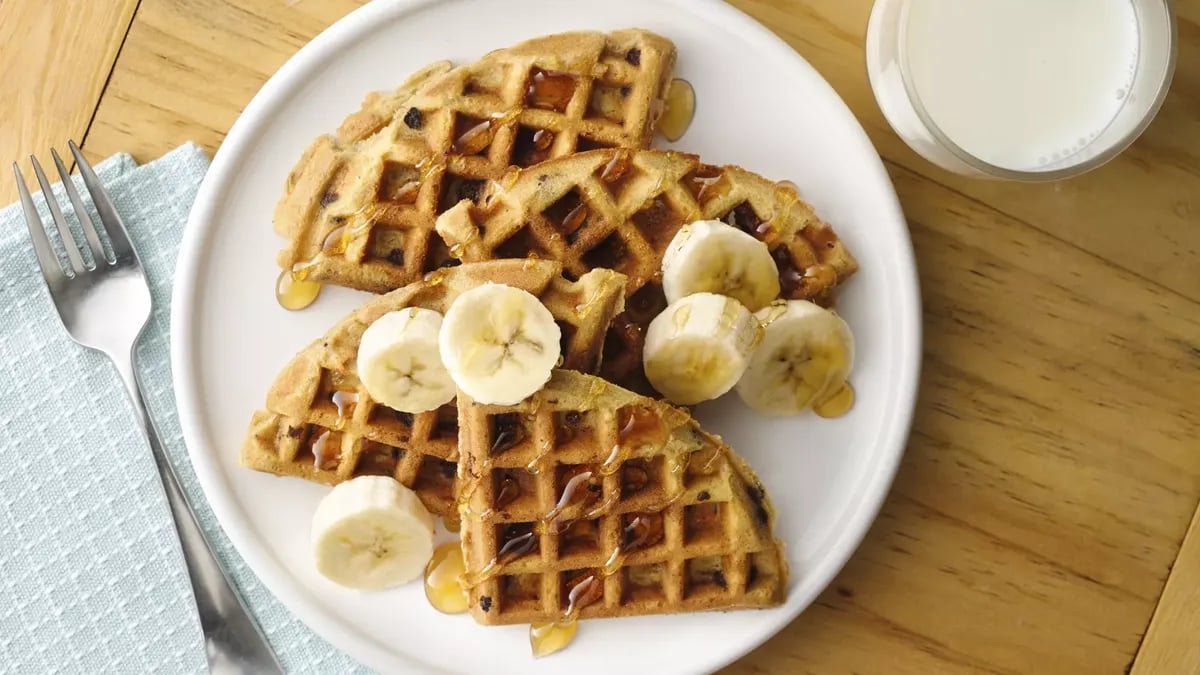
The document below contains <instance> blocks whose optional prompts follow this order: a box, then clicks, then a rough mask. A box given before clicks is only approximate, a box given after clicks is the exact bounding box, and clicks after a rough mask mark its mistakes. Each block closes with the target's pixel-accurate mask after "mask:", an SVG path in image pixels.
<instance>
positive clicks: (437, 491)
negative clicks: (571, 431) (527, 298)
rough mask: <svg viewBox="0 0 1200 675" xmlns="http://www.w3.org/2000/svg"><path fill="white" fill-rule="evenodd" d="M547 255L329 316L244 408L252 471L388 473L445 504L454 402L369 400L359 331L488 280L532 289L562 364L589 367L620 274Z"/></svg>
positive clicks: (454, 274)
mask: <svg viewBox="0 0 1200 675" xmlns="http://www.w3.org/2000/svg"><path fill="white" fill-rule="evenodd" d="M560 273H561V267H560V266H559V265H558V264H557V263H553V262H550V261H533V260H524V261H517V260H508V261H495V262H491V263H482V264H477V265H464V266H462V267H457V268H454V269H452V270H445V271H442V272H439V273H437V274H435V275H434V276H432V277H430V278H429V279H427V280H426V281H422V282H419V283H416V284H412V285H410V286H408V287H405V288H403V289H400V290H398V291H395V292H393V293H391V294H388V295H385V296H382V297H380V298H376V299H375V300H373V301H371V302H369V303H368V304H367V305H365V306H363V307H362V308H360V309H359V310H357V311H356V312H354V313H353V314H351V315H350V316H349V317H347V318H346V319H344V320H343V321H341V322H339V323H338V324H337V325H336V326H334V327H333V328H332V329H331V330H330V332H329V333H328V334H327V335H326V336H325V337H324V338H322V339H320V340H318V341H316V342H314V343H313V344H311V345H310V346H309V347H308V348H306V349H305V350H304V351H302V352H301V353H300V354H298V355H297V356H296V357H295V358H294V359H293V360H292V361H291V363H289V364H288V366H287V367H285V369H284V370H283V372H281V373H280V375H279V377H278V378H277V379H276V381H275V383H274V385H272V388H271V392H270V393H269V394H268V397H267V410H260V411H258V412H256V413H255V414H254V417H253V419H252V421H251V424H250V432H249V434H248V437H247V439H246V443H245V445H244V446H243V450H242V463H243V464H244V465H246V466H249V467H250V468H253V469H258V470H260V471H268V472H271V473H276V474H280V475H288V476H296V477H299V478H304V479H307V480H311V481H315V482H319V483H326V484H331V485H332V484H336V483H340V482H342V481H346V480H349V479H351V478H353V477H355V476H361V475H389V476H393V477H395V478H396V480H398V481H400V482H401V483H403V484H404V485H406V486H408V487H410V488H412V489H413V490H415V491H416V492H417V494H418V495H419V496H420V497H421V500H422V502H423V503H424V504H425V506H426V507H427V508H429V510H430V511H432V512H434V513H437V514H447V513H450V512H452V511H453V508H454V503H455V494H456V482H455V471H456V461H457V458H458V411H457V408H456V407H455V405H454V403H449V404H446V405H444V406H442V407H441V408H439V409H437V410H434V411H430V412H425V413H418V414H415V415H413V414H408V413H402V412H398V411H395V410H392V409H390V408H388V407H387V406H384V405H380V404H377V403H375V402H374V401H373V400H372V399H371V396H370V394H369V393H367V391H366V389H365V388H363V386H362V384H361V382H360V381H359V379H358V376H357V374H356V370H355V369H356V366H355V361H356V359H357V355H358V344H359V340H360V339H361V337H362V332H363V331H364V330H365V329H366V327H367V326H368V325H370V323H372V322H373V321H374V320H375V319H377V318H379V317H380V316H383V315H384V314H386V313H388V312H392V311H397V310H400V309H403V308H405V307H424V308H426V309H433V310H436V311H439V312H445V310H446V309H447V308H448V307H449V305H450V303H451V302H452V301H453V299H454V298H456V297H458V295H460V294H461V293H463V292H465V291H466V290H469V289H470V288H474V287H476V286H478V285H479V284H482V283H486V282H489V281H494V282H497V283H505V284H508V285H510V286H515V287H517V288H521V289H523V290H526V291H529V292H531V293H533V294H534V295H536V296H538V297H539V299H540V300H542V302H543V304H545V305H546V307H547V308H548V309H549V310H550V313H551V314H552V315H553V316H554V318H555V320H556V321H557V322H558V323H559V326H560V327H561V328H562V331H563V346H562V349H563V354H564V357H563V359H564V360H563V363H564V366H565V367H567V368H577V369H580V370H595V369H596V367H597V358H598V356H599V353H600V343H601V340H602V339H603V336H604V333H605V330H606V327H607V326H608V324H609V322H610V321H611V319H612V317H613V316H614V315H615V314H616V313H617V312H619V311H620V309H621V307H622V306H623V282H624V280H623V278H622V277H621V276H620V275H619V274H615V273H613V272H611V271H608V270H600V271H598V272H597V273H595V274H594V275H589V276H587V277H585V278H582V279H580V280H579V281H568V280H566V279H563V278H562V277H561V276H560Z"/></svg>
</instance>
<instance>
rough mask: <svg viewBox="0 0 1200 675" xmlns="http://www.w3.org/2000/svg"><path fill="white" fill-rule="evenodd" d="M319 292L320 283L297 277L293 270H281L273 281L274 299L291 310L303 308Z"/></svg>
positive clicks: (311, 302) (313, 300)
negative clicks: (277, 277)
mask: <svg viewBox="0 0 1200 675" xmlns="http://www.w3.org/2000/svg"><path fill="white" fill-rule="evenodd" d="M320 294H321V284H320V283H318V282H316V281H306V280H304V279H303V278H298V277H297V274H296V273H295V272H292V271H291V270H283V271H282V272H280V274H279V279H278V280H277V281H276V282H275V299H276V300H277V301H278V302H279V305H280V306H281V307H283V308H284V309H288V310H291V311H293V312H295V311H298V310H301V309H304V308H305V307H308V306H309V305H311V304H313V302H315V301H316V299H317V296H318V295H320Z"/></svg>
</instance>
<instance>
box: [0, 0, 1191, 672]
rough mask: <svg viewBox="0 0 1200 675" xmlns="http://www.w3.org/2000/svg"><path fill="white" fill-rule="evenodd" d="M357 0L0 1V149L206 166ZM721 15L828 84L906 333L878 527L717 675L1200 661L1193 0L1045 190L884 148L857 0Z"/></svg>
mask: <svg viewBox="0 0 1200 675" xmlns="http://www.w3.org/2000/svg"><path fill="white" fill-rule="evenodd" d="M358 4H360V3H359V2H356V1H355V0H292V1H290V2H285V0H88V1H87V2H82V1H80V0H0V44H3V45H4V49H3V50H2V51H0V82H3V83H4V95H3V97H0V119H4V120H5V124H4V126H3V128H2V129H0V159H4V160H8V159H15V158H17V157H26V156H27V155H28V154H29V153H31V152H37V153H39V154H43V153H45V152H46V151H47V149H48V148H49V147H50V146H51V145H58V146H59V147H62V144H63V143H64V141H65V140H66V139H67V138H75V139H83V148H84V152H85V153H86V154H87V155H88V156H89V158H92V159H99V158H102V157H105V156H108V155H110V154H112V153H114V152H118V151H128V152H131V153H133V155H134V156H135V157H136V158H137V159H138V160H149V159H152V158H154V157H157V156H159V155H161V154H162V153H164V152H166V151H167V150H169V149H171V148H173V147H175V146H177V145H179V144H180V143H183V142H185V141H188V140H195V141H197V142H199V143H200V144H201V145H203V146H204V147H206V148H207V149H208V150H209V151H214V150H216V148H217V146H218V145H220V143H221V140H222V137H223V136H224V134H225V132H226V130H228V129H229V127H230V125H231V124H232V123H233V121H234V119H235V118H236V117H237V115H238V113H239V112H240V111H241V110H242V108H243V106H245V105H246V103H247V102H248V101H249V100H250V98H251V97H252V96H253V95H254V93H255V92H256V91H257V90H258V88H259V86H260V85H262V83H263V82H264V81H265V80H266V79H267V77H268V76H270V75H271V74H272V73H273V72H275V70H276V69H277V68H278V67H279V66H280V65H281V64H282V63H283V62H284V61H285V60H286V59H287V58H288V57H289V56H291V55H292V54H293V53H294V52H295V51H296V50H297V49H299V48H300V47H301V46H302V45H303V44H304V43H305V42H306V41H308V40H309V39H310V38H311V37H312V36H314V35H315V34H316V33H317V32H319V31H320V30H322V29H323V28H325V27H326V26H328V25H329V24H331V23H332V22H334V21H335V20H337V19H338V18H339V17H341V16H342V15H344V14H346V13H347V12H349V11H350V10H352V9H354V8H355V7H356V6H357V5H358ZM734 4H736V5H737V6H739V7H740V8H742V9H743V10H745V11H746V12H749V13H750V14H752V15H753V16H755V17H756V18H757V19H759V20H760V21H762V22H763V23H765V24H766V25H767V26H769V27H771V28H772V29H773V30H775V31H776V32H777V33H779V34H780V35H781V36H783V37H784V39H786V40H787V41H788V42H790V43H791V44H792V46H794V47H795V48H796V49H797V50H798V51H799V52H800V53H801V54H803V55H804V57H805V58H807V59H808V60H809V61H810V62H811V63H812V64H813V65H814V66H816V68H817V70H819V71H820V72H821V73H822V74H823V75H824V76H825V77H826V78H827V79H828V80H829V81H830V82H832V83H833V85H834V87H835V88H836V89H837V90H838V93H839V94H841V96H842V97H843V98H845V99H846V101H847V102H848V103H849V105H850V107H851V108H853V110H854V112H855V113H856V114H857V115H858V117H859V119H860V120H861V121H862V123H863V125H864V126H865V127H866V128H867V131H868V132H869V133H870V135H871V138H872V140H873V141H874V142H875V144H876V146H877V147H878V148H879V150H880V152H881V153H882V155H883V157H884V159H885V160H886V162H887V165H888V169H889V171H890V172H891V175H892V178H893V180H894V181H895V184H896V188H897V190H898V191H899V194H900V198H901V200H902V201H903V204H904V209H905V212H906V214H907V216H908V219H909V226H910V229H911V231H912V237H913V243H914V245H915V247H916V252H917V257H918V259H919V264H920V272H921V286H922V299H923V302H924V307H925V321H924V328H925V341H926V342H925V353H924V356H925V361H924V364H925V367H924V373H923V377H922V381H921V396H920V402H919V404H918V408H917V415H916V422H915V426H914V429H913V434H912V440H911V442H910V443H909V447H908V453H907V455H906V457H905V460H904V464H903V466H902V468H901V470H900V473H899V476H898V478H897V480H896V484H895V487H894V488H893V490H892V493H891V496H890V498H889V499H888V501H887V504H886V505H885V506H884V508H883V512H882V513H881V515H880V517H879V519H878V521H877V522H876V523H875V525H874V527H873V528H872V529H871V532H870V534H869V535H868V536H867V538H866V541H865V542H864V543H863V545H862V547H861V548H860V549H859V551H858V552H857V554H855V556H854V558H853V559H852V560H851V561H850V563H849V564H848V565H847V567H846V569H845V570H844V571H843V572H842V573H841V574H840V575H839V576H838V578H837V580H836V581H835V582H834V583H833V584H832V585H831V586H830V587H829V589H828V590H827V591H826V592H825V593H824V595H822V596H821V598H820V599H819V600H818V601H817V603H816V604H815V605H814V606H813V607H812V608H811V609H809V610H808V611H807V612H805V613H804V614H803V615H802V616H801V617H800V618H798V619H797V620H796V621H795V622H794V623H792V625H791V626H789V627H788V628H787V629H786V630H784V631H783V632H782V633H780V634H779V635H778V636H777V637H775V638H774V639H772V640H771V641H769V642H768V643H767V644H766V645H764V646H763V647H762V648H760V649H758V650H757V651H755V652H754V653H752V654H751V655H749V656H748V657H746V658H745V659H743V660H742V661H741V662H739V663H738V664H736V665H734V666H733V667H731V668H730V669H729V672H731V673H777V672H812V673H851V672H853V673H916V674H921V675H924V674H927V673H943V672H988V673H1088V674H1092V673H1120V672H1123V671H1126V670H1127V669H1129V668H1131V667H1132V669H1133V672H1134V673H1146V674H1159V673H1164V674H1175V673H1200V517H1194V516H1193V513H1195V512H1196V510H1197V499H1198V497H1200V0H1180V1H1179V2H1177V5H1178V6H1177V12H1178V14H1179V19H1180V28H1179V35H1180V39H1181V44H1180V47H1179V68H1178V71H1177V73H1176V76H1175V82H1174V86H1173V88H1172V91H1171V94H1170V96H1169V97H1168V98H1167V101H1166V104H1165V105H1164V106H1163V109H1162V112H1161V113H1160V114H1159V116H1158V119H1157V121H1156V122H1155V123H1154V125H1153V126H1151V127H1150V129H1149V131H1148V132H1147V133H1146V134H1145V136H1143V137H1142V139H1141V140H1139V141H1138V142H1137V144H1136V145H1134V146H1133V147H1132V148H1131V149H1130V150H1129V151H1128V152H1126V153H1125V154H1123V155H1122V156H1121V157H1120V158H1118V159H1117V160H1116V161H1114V162H1112V163H1110V164H1109V165H1107V166H1105V167H1103V168H1102V169H1100V170H1097V171H1095V172H1093V173H1091V174H1088V175H1086V176H1083V177H1081V178H1076V179H1074V180H1070V181H1066V182H1061V183H1052V184H1044V185H1021V184H1008V183H995V182H981V181H975V180H968V179H964V178H960V177H958V176H954V175H951V174H948V173H946V172H944V171H941V170H939V169H937V168H935V167H933V166H931V165H930V164H929V163H928V162H925V161H923V160H921V159H920V158H918V157H917V156H916V155H915V154H914V153H913V152H912V151H910V150H909V149H908V148H907V147H906V146H905V145H904V144H903V143H902V142H901V141H900V140H899V139H898V138H897V137H896V135H895V134H894V133H893V132H892V131H891V130H890V129H889V127H888V126H887V124H886V122H885V121H884V119H883V117H882V115H881V114H880V112H879V109H878V108H877V106H876V104H875V101H874V99H873V98H872V95H871V91H870V88H869V86H868V83H867V78H866V74H865V73H866V69H865V67H864V63H863V53H862V46H863V33H864V30H865V27H866V23H867V15H868V12H869V10H870V4H871V3H870V2H869V0H735V2H734ZM43 83H44V84H43ZM26 161H27V160H25V159H22V162H26ZM13 198H14V194H13V187H12V185H11V183H10V181H8V180H3V181H0V202H8V201H10V200H11V199H13ZM1189 522H1190V523H1191V531H1190V535H1189Z"/></svg>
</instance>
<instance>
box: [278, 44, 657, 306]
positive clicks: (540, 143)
mask: <svg viewBox="0 0 1200 675" xmlns="http://www.w3.org/2000/svg"><path fill="white" fill-rule="evenodd" d="M674 61H675V48H674V45H672V44H671V42H670V41H669V40H667V39H665V38H662V37H660V36H658V35H655V34H653V33H649V32H647V31H642V30H622V31H616V32H613V33H608V34H603V33H592V32H580V33H564V34H560V35H552V36H548V37H543V38H538V39H535V40H530V41H528V42H524V43H522V44H519V45H517V46H514V47H510V48H508V49H502V50H498V51H495V52H492V53H490V54H488V55H486V56H484V57H483V58H482V59H480V60H479V61H478V62H476V63H473V64H470V65H465V66H460V67H458V68H453V69H450V68H449V66H448V64H446V63H439V64H434V65H432V66H430V67H428V68H427V69H425V70H424V71H422V72H421V73H418V74H417V75H416V76H414V77H413V78H410V80H409V81H408V82H407V83H405V85H404V86H402V87H401V88H400V89H399V90H397V91H396V92H392V93H390V94H374V95H372V96H369V97H368V98H367V100H366V101H365V102H364V104H363V108H362V110H360V111H359V112H357V113H355V114H354V115H352V116H350V117H349V118H348V119H347V120H346V121H345V122H344V123H343V124H342V127H341V128H340V129H339V130H338V133H337V134H335V135H332V136H323V137H321V138H318V139H317V140H316V141H315V142H314V143H313V144H312V145H311V146H310V147H309V148H308V149H307V150H306V151H305V152H304V155H303V156H302V157H301V159H300V162H299V163H298V164H297V165H296V167H295V168H294V169H293V170H292V173H291V175H290V176H288V180H287V187H286V191H285V193H284V196H283V198H282V199H281V200H280V202H279V204H278V206H277V207H276V210H275V231H276V232H278V233H279V234H280V235H282V236H283V237H286V238H287V240H288V242H287V245H286V248H284V250H283V251H282V252H281V253H280V254H279V264H280V266H281V267H282V268H283V269H284V270H285V272H286V271H287V270H291V272H292V274H293V275H294V277H295V278H296V279H298V280H305V281H314V282H323V283H332V284H337V285H342V286H349V287H352V288H358V289H361V290H366V291H372V292H377V293H383V292H387V291H390V290H392V289H395V288H399V287H401V286H403V285H405V284H407V283H410V282H412V281H415V280H417V279H420V278H421V276H422V275H423V274H425V273H427V272H429V271H432V270H434V269H437V268H439V267H442V266H446V265H453V264H457V261H456V260H455V259H454V258H453V257H452V256H451V255H450V251H449V248H448V247H447V246H446V245H445V244H444V243H443V242H442V240H441V239H440V238H439V237H438V236H437V235H436V234H435V233H434V219H435V218H436V216H437V214H439V213H441V212H442V211H445V210H446V209H447V208H449V207H450V206H453V205H454V204H455V203H457V202H458V201H460V200H462V199H464V198H467V199H474V198H477V197H478V195H479V194H480V192H481V191H482V188H483V187H484V185H485V183H487V182H488V181H491V180H496V179H499V178H501V176H502V175H503V174H504V173H505V172H506V171H507V170H508V169H509V168H510V167H512V166H518V167H522V166H530V165H532V164H536V163H538V162H541V161H543V160H545V159H548V158H551V157H561V156H566V155H570V154H572V153H574V152H576V151H582V150H589V149H593V148H605V147H631V148H642V147H647V146H648V145H649V144H650V141H651V139H652V137H653V133H654V125H655V123H656V122H657V118H658V116H659V115H660V114H661V112H662V107H663V97H664V94H665V91H666V88H667V85H668V84H669V83H670V81H671V73H672V70H673V67H674Z"/></svg>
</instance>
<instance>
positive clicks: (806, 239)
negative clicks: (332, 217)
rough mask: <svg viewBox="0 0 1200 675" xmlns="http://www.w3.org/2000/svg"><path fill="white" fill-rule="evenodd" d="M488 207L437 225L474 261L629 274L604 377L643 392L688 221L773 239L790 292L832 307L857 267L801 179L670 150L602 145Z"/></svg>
mask: <svg viewBox="0 0 1200 675" xmlns="http://www.w3.org/2000/svg"><path fill="white" fill-rule="evenodd" d="M488 197H490V202H488V204H487V205H486V206H485V207H482V208H472V207H470V206H469V205H467V204H461V205H459V206H457V207H455V208H454V209H453V210H451V211H450V212H448V213H446V214H445V215H443V216H442V217H441V218H439V220H438V223H437V228H438V232H439V233H440V234H441V235H442V237H443V238H444V239H445V240H446V241H447V242H449V243H451V244H452V245H453V250H454V252H455V253H457V254H459V256H460V257H461V258H462V260H464V261H467V262H472V261H477V260H492V259H497V258H519V257H525V256H535V257H541V258H549V259H553V260H561V261H563V266H564V268H565V269H566V271H567V274H568V275H572V276H578V275H581V274H584V273H586V272H587V271H588V270H590V269H595V268H610V269H615V270H617V271H619V272H622V273H623V274H625V275H626V276H628V277H629V284H628V285H627V286H626V293H627V294H628V296H629V303H628V307H627V310H626V312H625V313H624V315H622V316H620V317H618V318H617V320H616V321H614V325H613V329H612V332H611V335H610V337H609V339H608V341H607V344H606V353H605V357H604V370H603V375H604V376H605V378H606V379H610V380H612V381H614V382H617V383H619V384H622V385H623V386H628V387H630V388H633V389H635V390H638V391H648V389H647V387H648V384H646V383H645V382H644V380H642V379H641V378H642V373H641V360H642V346H643V344H642V334H643V331H644V329H645V327H646V326H648V325H649V323H650V321H651V320H652V319H653V318H654V317H655V316H657V315H658V313H659V312H661V311H662V310H663V309H664V308H665V307H666V299H665V297H664V296H663V293H662V287H661V284H660V280H661V272H660V267H661V263H662V257H663V254H664V253H665V252H666V248H667V245H668V244H669V243H670V242H671V239H672V238H673V237H674V236H675V234H676V233H677V232H678V231H679V229H680V228H681V227H682V226H683V225H684V224H686V223H689V222H693V221H696V220H722V221H725V222H727V223H729V224H730V225H733V226H735V227H738V228H740V229H742V230H744V231H746V232H747V233H749V234H751V235H753V236H754V237H756V238H758V239H759V240H761V241H763V242H765V243H766V244H767V246H768V247H769V249H770V250H771V252H772V256H773V257H774V259H775V261H776V265H777V267H778V268H779V275H780V281H781V285H782V288H783V294H784V296H785V297H788V298H793V299H808V300H813V301H816V302H819V303H822V304H829V303H830V302H832V291H833V288H834V287H835V286H836V285H837V284H838V283H839V282H841V281H843V280H844V279H846V278H847V277H849V276H850V275H851V274H853V272H854V271H855V270H856V269H857V263H856V262H855V261H854V258H853V257H852V256H851V254H850V252H849V251H848V250H847V249H846V247H845V246H844V245H843V244H842V242H841V241H840V240H839V239H838V237H837V234H836V233H835V232H834V231H833V229H832V228H831V227H830V226H829V225H828V224H826V223H824V222H822V221H821V220H820V219H819V218H818V217H817V216H816V214H815V213H814V211H813V209H812V207H811V206H810V205H808V204H807V203H805V202H804V201H803V200H801V199H800V197H799V195H798V194H797V192H796V190H795V188H794V186H791V185H788V184H786V183H775V182H772V181H769V180H767V179H766V178H763V177H761V176H758V175H756V174H752V173H750V172H748V171H745V170H743V169H740V168H738V167H733V166H726V167H716V166H711V165H706V164H702V163H701V162H700V160H699V158H697V157H695V156H693V155H686V154H681V153H677V152H671V151H666V152H664V151H652V150H645V151H631V150H625V149H615V150H613V149H610V150H599V151H595V152H589V153H583V154H579V155H576V156H574V157H567V158H562V159H556V160H553V161H550V162H547V163H544V164H542V165H540V166H538V167H536V168H535V169H532V170H526V171H521V172H520V174H519V175H518V176H516V177H515V179H514V180H512V181H511V182H509V183H508V184H507V185H499V186H496V187H494V188H493V192H492V193H491V194H489V195H488Z"/></svg>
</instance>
